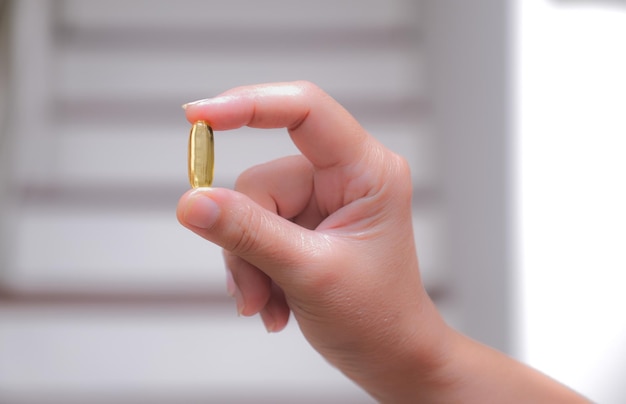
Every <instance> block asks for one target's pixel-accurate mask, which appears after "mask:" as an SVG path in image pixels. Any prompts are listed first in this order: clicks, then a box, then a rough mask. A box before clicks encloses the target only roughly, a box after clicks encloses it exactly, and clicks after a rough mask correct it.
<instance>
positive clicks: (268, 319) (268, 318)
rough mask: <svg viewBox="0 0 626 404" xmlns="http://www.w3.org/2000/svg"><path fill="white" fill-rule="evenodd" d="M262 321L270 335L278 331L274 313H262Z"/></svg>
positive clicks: (266, 311) (264, 311)
mask: <svg viewBox="0 0 626 404" xmlns="http://www.w3.org/2000/svg"><path fill="white" fill-rule="evenodd" d="M261 319H262V320H263V325H264V326H265V329H266V330H267V332H268V334H271V333H273V332H275V331H276V320H275V319H274V316H273V315H272V313H270V312H269V311H268V310H267V309H265V310H263V311H261Z"/></svg>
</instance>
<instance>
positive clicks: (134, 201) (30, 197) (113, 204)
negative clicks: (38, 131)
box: [13, 179, 441, 214]
mask: <svg viewBox="0 0 626 404" xmlns="http://www.w3.org/2000/svg"><path fill="white" fill-rule="evenodd" d="M215 186H216V187H224V186H228V185H227V184H220V183H219V182H218V183H216V184H215ZM188 189H189V186H188V185H187V184H186V182H185V179H183V180H182V181H181V185H171V186H166V185H162V184H161V185H158V184H155V185H153V186H146V185H120V184H108V185H107V184H95V185H65V184H47V185H36V186H27V185H25V186H20V187H19V188H16V189H14V191H13V194H14V196H15V197H17V200H18V201H19V203H20V205H22V206H28V207H31V208H32V207H41V208H46V209H50V208H65V209H72V210H75V211H77V210H81V209H82V210H89V211H136V210H141V211H147V210H162V211H166V210H170V211H172V214H173V212H174V210H175V208H176V204H177V202H178V199H179V198H180V197H181V196H182V194H183V193H184V192H186V191H187V190H188ZM440 202H441V193H440V191H439V190H438V188H436V187H434V186H432V187H429V186H422V187H415V188H414V190H413V203H414V205H416V206H420V207H424V206H433V205H436V204H438V203H440Z"/></svg>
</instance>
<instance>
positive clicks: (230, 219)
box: [176, 188, 330, 285]
mask: <svg viewBox="0 0 626 404" xmlns="http://www.w3.org/2000/svg"><path fill="white" fill-rule="evenodd" d="M176 214H177V217H178V220H179V221H180V223H181V224H182V225H183V226H185V227H187V228H188V229H190V230H191V231H193V232H194V233H196V234H198V235H200V236H201V237H203V238H205V239H207V240H209V241H211V242H213V243H215V244H217V245H219V246H220V247H222V248H224V249H225V250H227V251H230V252H231V253H233V254H234V255H237V256H239V257H241V258H243V259H245V260H246V261H248V262H249V263H251V264H252V265H254V266H256V267H257V268H259V269H260V270H262V271H263V272H265V273H266V274H267V275H268V276H270V277H271V278H272V279H274V281H275V282H276V283H278V284H279V285H281V284H284V282H288V283H291V282H292V281H293V280H294V279H298V277H297V272H300V271H302V270H304V267H305V266H306V267H310V266H311V265H314V264H315V262H316V257H323V256H327V253H326V252H324V251H326V250H328V249H329V248H330V243H329V242H328V240H327V238H326V237H323V236H322V235H321V234H320V233H316V232H314V231H312V230H308V229H305V228H303V227H300V226H298V225H296V224H295V223H292V222H290V221H289V220H287V219H285V218H283V217H281V216H279V215H277V214H275V213H273V212H270V211H269V210H267V209H265V208H263V207H261V206H259V205H258V204H257V203H255V202H254V201H253V200H251V199H250V198H248V197H247V196H246V195H244V194H241V193H239V192H236V191H232V190H229V189H224V188H198V189H195V190H190V191H188V192H187V193H185V194H184V195H183V196H182V197H181V199H180V201H179V203H178V208H177V211H176ZM294 277H295V278H294Z"/></svg>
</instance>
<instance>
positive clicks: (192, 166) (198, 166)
mask: <svg viewBox="0 0 626 404" xmlns="http://www.w3.org/2000/svg"><path fill="white" fill-rule="evenodd" d="M214 157H215V155H214V152H213V129H211V127H210V126H209V125H208V124H207V123H206V122H204V121H198V122H196V123H194V124H193V126H192V127H191V132H190V133H189V154H188V168H189V183H190V184H191V186H192V187H193V188H198V187H210V186H211V184H212V183H213V165H214Z"/></svg>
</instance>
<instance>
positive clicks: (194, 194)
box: [177, 82, 587, 403]
mask: <svg viewBox="0 0 626 404" xmlns="http://www.w3.org/2000/svg"><path fill="white" fill-rule="evenodd" d="M184 108H185V113H186V116H187V119H188V120H189V121H190V122H195V121H198V120H205V121H207V122H209V123H210V125H211V126H212V127H213V129H214V130H216V131H221V130H228V129H236V128H239V127H242V126H250V127H254V128H287V130H288V132H289V136H291V139H292V140H293V142H294V144H295V145H296V146H297V147H298V149H299V150H300V152H301V153H302V154H301V155H298V156H290V157H285V158H282V159H279V160H276V161H272V162H269V163H266V164H263V165H260V166H256V167H253V168H250V169H248V170H247V171H245V172H244V173H243V174H242V175H241V176H240V177H239V179H238V180H237V183H236V186H235V190H229V189H222V188H198V189H196V190H191V191H189V192H187V193H185V194H184V195H183V196H182V198H181V199H180V201H179V204H178V209H177V216H178V220H179V221H180V222H181V224H183V225H184V226H185V227H187V228H189V229H190V230H192V231H193V232H195V233H196V234H198V235H199V236H201V237H203V238H205V239H206V240H208V241H210V242H213V243H215V244H217V245H219V246H221V247H222V248H223V249H224V259H225V263H226V267H227V272H228V276H227V289H228V291H229V293H230V294H231V295H232V296H233V297H234V298H235V300H236V304H237V309H238V311H239V313H240V314H242V315H245V316H252V315H255V314H257V313H259V314H260V316H261V318H262V320H263V323H264V324H265V326H266V328H267V329H268V331H270V332H276V331H280V330H281V329H283V328H284V327H285V325H286V324H287V321H288V319H289V317H290V315H291V314H292V315H293V317H294V318H295V320H296V321H297V322H298V325H299V327H300V329H301V330H302V333H303V334H304V335H305V337H306V338H307V340H308V341H309V342H310V344H311V345H312V346H313V347H314V348H315V349H316V350H317V351H318V352H319V353H320V354H321V355H323V356H324V357H325V358H326V359H327V360H328V361H329V362H330V363H332V364H333V365H334V366H336V367H337V368H339V369H340V370H341V371H343V372H344V373H345V374H346V375H347V376H348V377H349V378H351V379H352V380H354V381H355V382H356V383H357V384H359V385H360V386H361V387H362V388H363V389H365V390H366V391H367V392H369V393H370V394H371V395H372V396H373V397H374V398H376V399H377V400H378V401H380V402H390V403H402V402H446V403H452V402H464V403H468V402H481V403H483V402H494V401H496V402H507V403H511V402H552V401H554V402H571V403H574V402H587V401H586V400H585V399H584V398H582V397H580V396H579V395H577V394H576V393H574V392H572V391H571V390H569V389H567V388H566V387H564V386H562V385H561V384H559V383H557V382H555V381H553V380H552V379H549V378H548V377H546V376H544V375H543V374H541V373H539V372H536V371H535V370H533V369H531V368H529V367H527V366H525V365H523V364H521V363H519V362H516V361H514V360H513V359H511V358H509V357H507V356H505V355H503V354H502V353H500V352H497V351H495V350H492V349H490V348H488V347H486V346H483V345H481V344H479V343H477V342H475V341H473V340H471V339H469V338H467V337H465V336H463V335H461V334H459V333H458V332H456V331H455V330H453V329H452V328H450V327H449V326H448V325H447V324H446V323H445V322H444V321H443V320H442V318H441V316H440V315H439V313H438V311H437V309H436V308H435V306H434V304H433V303H432V301H431V299H430V298H429V296H428V295H427V293H426V291H425V290H424V287H423V284H422V280H421V277H420V272H419V264H418V260H417V255H416V251H415V243H414V241H413V229H412V227H411V226H412V225H411V223H412V221H411V195H412V191H411V175H410V172H409V168H408V165H407V162H406V161H405V160H404V159H403V158H402V157H400V156H398V155H396V154H394V153H393V152H391V151H390V150H388V149H386V148H385V147H384V146H382V145H381V144H380V143H379V142H378V141H376V140H375V139H374V138H373V137H372V136H370V135H369V134H368V133H367V132H366V131H365V130H364V129H363V128H362V127H361V126H360V125H359V123H358V122H357V121H356V120H355V119H354V118H353V117H352V116H351V115H350V114H349V113H348V112H347V111H346V110H345V109H344V108H343V107H342V106H341V105H339V104H338V103H337V102H336V101H335V100H333V99H332V98H331V97H330V96H328V95H327V94H326V93H324V92H323V91H322V90H320V89H319V88H318V87H316V86H315V85H313V84H311V83H308V82H295V83H275V84H265V85H256V86H248V87H240V88H235V89H233V90H230V91H227V92H226V93H223V94H221V95H219V96H217V97H215V98H210V99H205V100H200V101H196V102H193V103H190V104H186V105H185V106H184Z"/></svg>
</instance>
